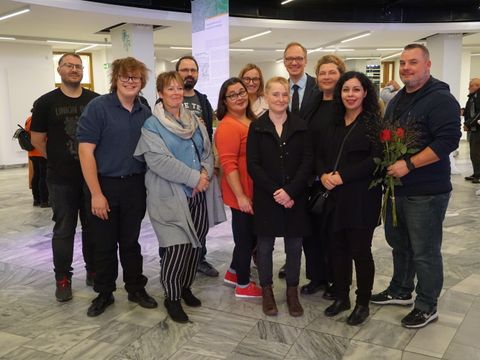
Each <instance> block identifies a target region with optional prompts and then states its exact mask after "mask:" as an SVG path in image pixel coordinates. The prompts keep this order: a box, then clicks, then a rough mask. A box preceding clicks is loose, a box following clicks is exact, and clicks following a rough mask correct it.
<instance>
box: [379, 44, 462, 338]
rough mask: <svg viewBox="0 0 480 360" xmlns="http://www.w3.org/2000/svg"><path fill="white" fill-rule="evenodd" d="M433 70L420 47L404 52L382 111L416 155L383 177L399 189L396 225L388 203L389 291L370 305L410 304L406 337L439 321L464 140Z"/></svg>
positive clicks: (453, 105)
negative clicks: (413, 139) (404, 130)
mask: <svg viewBox="0 0 480 360" xmlns="http://www.w3.org/2000/svg"><path fill="white" fill-rule="evenodd" d="M431 64H432V63H431V61H430V54H429V51H428V49H427V48H426V47H425V46H424V45H421V44H410V45H407V46H405V48H404V50H403V52H402V55H401V56H400V79H401V80H402V82H403V83H404V84H405V86H404V87H403V88H402V89H401V90H400V91H399V92H398V93H397V95H395V97H394V98H393V99H392V100H390V102H389V103H388V106H387V109H386V111H385V121H386V122H392V123H393V124H396V123H397V122H398V123H399V124H400V125H401V126H410V127H411V126H413V125H415V130H416V131H418V133H419V137H418V141H417V144H416V146H415V147H416V148H417V149H418V151H417V152H416V153H414V154H407V155H406V156H405V157H404V158H403V159H401V160H397V161H396V162H395V163H394V164H392V165H390V166H389V167H388V168H387V174H388V175H390V176H393V177H396V178H399V179H400V180H401V182H402V184H401V185H399V186H395V199H396V212H397V219H398V222H397V224H394V222H393V218H392V206H393V204H392V202H390V201H389V202H388V204H387V211H386V216H385V224H384V227H385V238H386V239H387V242H388V244H389V245H390V246H391V247H392V255H393V276H392V279H391V281H390V284H389V286H388V288H387V289H386V290H384V291H382V292H381V293H379V294H375V295H373V296H372V298H371V302H373V303H375V304H378V305H405V306H409V305H411V304H414V308H413V310H412V311H410V313H409V314H408V315H406V316H405V317H404V318H403V319H402V321H401V323H402V325H403V326H404V327H406V328H410V329H418V328H421V327H424V326H426V325H428V324H429V323H431V322H432V321H435V320H437V319H438V313H437V303H438V297H439V296H440V292H441V290H442V287H443V260H442V253H441V248H442V237H443V232H442V231H443V220H444V218H445V213H446V211H447V206H448V201H449V199H450V192H451V191H452V184H451V182H450V161H449V154H450V153H451V152H452V151H453V150H455V149H456V148H457V147H458V142H459V140H460V136H461V131H460V106H459V104H458V102H457V101H456V100H455V98H454V97H453V95H452V94H451V93H450V89H449V87H448V85H447V84H446V83H444V82H442V81H440V80H437V79H435V78H433V77H432V76H431V75H430V67H431ZM415 277H416V278H417V284H416V286H415ZM414 289H415V292H416V294H417V296H416V298H415V299H413V297H412V292H413V290H414Z"/></svg>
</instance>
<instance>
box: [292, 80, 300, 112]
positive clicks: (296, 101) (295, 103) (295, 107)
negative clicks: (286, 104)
mask: <svg viewBox="0 0 480 360" xmlns="http://www.w3.org/2000/svg"><path fill="white" fill-rule="evenodd" d="M292 87H293V95H292V106H291V111H292V113H294V112H298V111H300V98H299V96H298V88H299V86H298V85H297V84H295V85H293V86H292Z"/></svg>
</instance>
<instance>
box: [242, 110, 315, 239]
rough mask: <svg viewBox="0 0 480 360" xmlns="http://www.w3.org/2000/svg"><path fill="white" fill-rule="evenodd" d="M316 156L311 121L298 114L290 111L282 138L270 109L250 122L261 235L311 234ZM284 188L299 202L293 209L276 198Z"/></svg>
mask: <svg viewBox="0 0 480 360" xmlns="http://www.w3.org/2000/svg"><path fill="white" fill-rule="evenodd" d="M312 160H313V155H312V150H311V142H310V136H309V134H308V131H307V125H306V123H305V121H303V120H302V119H301V118H300V117H298V115H295V114H290V113H289V114H288V118H287V121H286V122H285V124H284V125H283V133H282V137H281V138H280V137H279V136H278V135H277V132H276V131H275V126H274V125H273V123H272V122H271V120H270V118H269V112H268V111H267V112H266V113H265V114H263V115H262V116H261V117H260V118H259V119H258V120H257V121H255V122H253V123H252V124H251V125H250V129H249V132H248V139H247V167H248V173H249V174H250V176H251V178H252V179H253V210H254V212H255V214H254V224H255V232H256V234H257V235H259V236H289V237H301V236H306V235H309V234H310V217H309V216H308V213H307V208H306V205H307V200H308V192H307V181H308V177H309V176H310V174H311V171H312ZM281 188H283V189H284V190H285V191H286V192H287V193H288V195H290V197H291V198H292V199H293V200H294V202H295V204H294V206H293V207H292V208H290V209H285V208H284V207H283V206H282V205H279V204H278V203H277V202H275V200H274V198H273V193H274V192H275V191H276V190H278V189H281Z"/></svg>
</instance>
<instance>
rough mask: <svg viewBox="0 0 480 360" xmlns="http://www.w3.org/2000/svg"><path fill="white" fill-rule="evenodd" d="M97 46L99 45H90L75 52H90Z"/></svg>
mask: <svg viewBox="0 0 480 360" xmlns="http://www.w3.org/2000/svg"><path fill="white" fill-rule="evenodd" d="M95 46H98V45H97V44H92V45H88V46H85V47H84V48H81V49H78V50H75V52H76V53H79V52H82V51H85V50H88V49H91V48H94V47H95Z"/></svg>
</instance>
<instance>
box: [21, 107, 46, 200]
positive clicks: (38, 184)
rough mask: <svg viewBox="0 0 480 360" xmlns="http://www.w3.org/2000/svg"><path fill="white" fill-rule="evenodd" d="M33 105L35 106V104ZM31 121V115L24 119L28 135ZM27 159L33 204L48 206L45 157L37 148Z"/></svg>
mask: <svg viewBox="0 0 480 360" xmlns="http://www.w3.org/2000/svg"><path fill="white" fill-rule="evenodd" d="M33 106H35V104H34V105H33ZM32 112H33V109H32ZM31 123H32V116H29V117H28V118H27V120H26V121H25V131H27V133H29V134H30V137H31V132H30V126H31ZM28 159H29V160H30V161H31V164H32V172H33V173H32V176H31V188H32V195H33V206H40V207H41V208H47V207H50V203H49V202H48V188H47V159H46V158H44V157H43V155H42V153H41V152H40V151H39V150H38V149H33V150H31V151H29V152H28Z"/></svg>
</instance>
